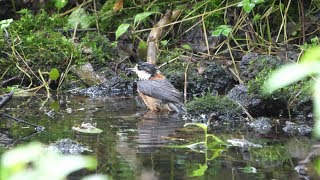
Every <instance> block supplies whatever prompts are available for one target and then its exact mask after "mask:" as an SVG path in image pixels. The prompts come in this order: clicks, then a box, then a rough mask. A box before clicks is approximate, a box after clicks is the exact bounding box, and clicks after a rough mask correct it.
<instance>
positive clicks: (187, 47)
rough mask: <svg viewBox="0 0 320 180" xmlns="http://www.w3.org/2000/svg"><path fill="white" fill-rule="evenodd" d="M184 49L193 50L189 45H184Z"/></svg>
mask: <svg viewBox="0 0 320 180" xmlns="http://www.w3.org/2000/svg"><path fill="white" fill-rule="evenodd" d="M182 48H183V49H186V50H190V51H191V50H192V48H191V47H190V46H189V44H184V45H182Z"/></svg>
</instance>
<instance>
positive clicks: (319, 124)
mask: <svg viewBox="0 0 320 180" xmlns="http://www.w3.org/2000/svg"><path fill="white" fill-rule="evenodd" d="M313 91H314V95H313V108H314V109H313V111H314V115H315V116H314V117H315V119H316V122H315V126H314V130H313V136H314V137H316V138H317V139H320V75H318V77H317V78H316V81H315V84H314V87H313Z"/></svg>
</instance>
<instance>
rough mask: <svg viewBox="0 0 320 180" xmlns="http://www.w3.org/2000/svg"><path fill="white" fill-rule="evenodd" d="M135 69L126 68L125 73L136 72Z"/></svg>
mask: <svg viewBox="0 0 320 180" xmlns="http://www.w3.org/2000/svg"><path fill="white" fill-rule="evenodd" d="M136 70H137V69H136V68H127V71H129V72H136Z"/></svg>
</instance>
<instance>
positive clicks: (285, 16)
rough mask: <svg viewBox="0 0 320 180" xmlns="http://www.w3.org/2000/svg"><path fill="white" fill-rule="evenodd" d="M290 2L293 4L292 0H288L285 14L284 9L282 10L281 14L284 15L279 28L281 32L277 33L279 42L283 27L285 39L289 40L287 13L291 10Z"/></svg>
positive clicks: (285, 40)
mask: <svg viewBox="0 0 320 180" xmlns="http://www.w3.org/2000/svg"><path fill="white" fill-rule="evenodd" d="M290 4H291V0H289V1H288V4H287V7H286V9H285V11H284V14H282V11H280V13H281V16H282V23H281V25H280V29H279V32H278V35H277V38H276V42H278V40H279V37H280V33H281V31H282V29H283V40H284V42H285V43H286V42H287V29H286V24H287V14H288V10H289V7H290Z"/></svg>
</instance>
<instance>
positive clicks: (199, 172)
mask: <svg viewBox="0 0 320 180" xmlns="http://www.w3.org/2000/svg"><path fill="white" fill-rule="evenodd" d="M198 165H199V168H198V169H196V170H194V171H193V172H192V176H193V177H195V176H203V175H204V173H205V172H206V170H207V169H208V165H207V164H203V165H202V164H198Z"/></svg>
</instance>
